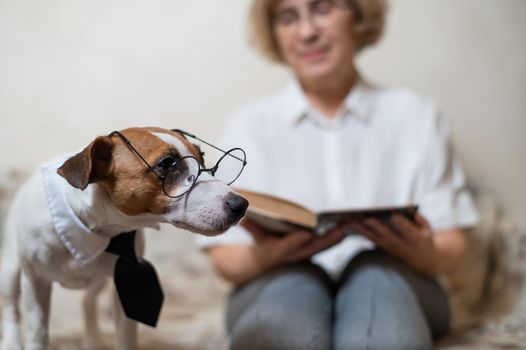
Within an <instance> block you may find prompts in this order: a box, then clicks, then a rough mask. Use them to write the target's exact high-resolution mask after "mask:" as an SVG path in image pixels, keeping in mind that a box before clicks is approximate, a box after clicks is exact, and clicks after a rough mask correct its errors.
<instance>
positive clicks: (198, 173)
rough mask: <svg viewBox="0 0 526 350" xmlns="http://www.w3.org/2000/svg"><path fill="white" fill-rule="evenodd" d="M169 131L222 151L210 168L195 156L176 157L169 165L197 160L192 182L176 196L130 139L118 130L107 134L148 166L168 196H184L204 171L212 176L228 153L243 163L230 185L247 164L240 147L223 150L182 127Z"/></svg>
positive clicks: (244, 154)
mask: <svg viewBox="0 0 526 350" xmlns="http://www.w3.org/2000/svg"><path fill="white" fill-rule="evenodd" d="M170 130H171V131H174V132H177V133H179V134H181V135H184V136H188V137H191V138H193V139H196V140H198V141H201V142H203V143H204V144H206V145H208V146H210V147H212V148H214V149H216V150H218V151H220V152H223V155H222V156H221V157H220V158H219V159H218V160H217V162H216V164H215V165H214V166H213V167H211V168H205V167H202V166H201V162H200V161H199V160H198V159H197V158H195V157H194V156H184V157H181V158H179V159H177V160H176V161H175V162H173V164H172V165H171V166H170V167H173V166H175V164H176V163H177V162H179V161H181V160H183V159H186V158H193V159H195V160H196V161H197V164H198V166H199V170H198V172H197V176H196V177H195V179H194V181H193V183H192V185H191V186H189V187H188V190H186V191H185V192H183V193H181V194H179V195H177V196H171V195H169V194H168V193H166V190H165V188H164V181H165V180H166V175H160V174H159V173H158V172H157V171H155V169H154V168H153V167H152V166H151V165H150V163H148V161H147V160H146V159H144V157H143V156H142V155H141V154H140V153H139V151H138V150H137V149H136V148H135V147H134V146H133V145H132V143H131V142H130V140H128V138H127V137H126V136H124V135H123V134H122V133H121V132H120V131H117V130H115V131H112V132H111V133H110V134H109V135H108V136H109V137H112V136H114V135H117V136H118V137H119V138H120V139H121V140H122V141H123V142H124V143H125V144H126V145H127V146H128V147H129V148H130V149H131V150H132V151H133V152H134V153H135V154H136V155H137V156H138V157H139V158H140V159H141V160H142V162H143V163H144V164H146V166H147V167H148V169H149V170H150V171H151V172H152V173H153V174H155V175H156V176H157V178H158V179H159V180H161V181H162V185H161V188H162V190H163V193H164V194H165V195H166V196H168V197H170V198H179V197H182V196H184V195H185V194H187V193H188V192H189V191H190V190H191V189H192V188H193V187H194V186H195V184H196V182H197V179H198V178H199V176H200V175H201V174H202V173H204V172H208V173H210V174H211V175H212V176H214V174H215V172H216V171H217V169H218V168H219V163H221V161H222V160H223V158H225V157H226V156H227V155H229V156H230V157H233V158H235V159H237V160H239V161H240V162H242V163H243V166H242V167H241V170H240V171H239V174H237V176H236V177H235V178H234V180H232V181H230V182H229V183H228V184H227V185H230V184H232V183H234V181H236V180H237V179H238V177H239V176H240V175H241V173H242V172H243V169H244V168H245V166H246V165H247V161H246V153H245V151H244V150H243V149H242V148H240V147H234V148H231V149H229V150H228V151H224V150H222V149H221V148H219V147H217V146H214V145H213V144H211V143H209V142H207V141H205V140H203V139H200V138H199V137H197V136H195V135H194V134H192V133H189V132H188V131H185V130H182V129H170ZM235 150H240V151H241V152H243V156H244V158H245V159H240V158H238V157H236V156H234V155H232V154H230V152H232V151H235Z"/></svg>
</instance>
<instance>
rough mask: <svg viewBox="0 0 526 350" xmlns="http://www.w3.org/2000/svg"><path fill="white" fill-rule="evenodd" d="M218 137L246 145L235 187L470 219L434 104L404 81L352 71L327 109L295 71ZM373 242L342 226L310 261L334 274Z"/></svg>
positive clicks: (230, 235)
mask: <svg viewBox="0 0 526 350" xmlns="http://www.w3.org/2000/svg"><path fill="white" fill-rule="evenodd" d="M221 144H222V145H223V146H224V147H226V148H230V147H242V148H243V149H244V150H245V151H246V154H247V166H246V167H245V170H244V172H243V173H242V174H241V176H240V177H239V179H238V180H237V181H236V182H235V183H234V184H233V186H234V187H235V186H239V187H244V188H249V189H252V190H256V191H262V192H268V193H270V194H275V195H278V196H281V197H285V198H289V199H291V200H293V201H296V202H299V203H302V204H303V205H305V206H307V207H309V208H311V209H313V210H316V211H321V210H333V209H342V208H365V207H370V206H390V205H404V204H409V203H413V204H417V205H418V206H419V210H420V213H421V214H422V215H423V216H424V217H425V218H426V219H427V220H428V221H429V223H430V225H431V226H432V227H433V228H434V229H447V228H453V227H467V226H473V225H475V224H476V223H477V221H478V215H477V212H476V209H475V207H474V205H473V202H472V199H471V197H470V195H469V193H468V192H467V190H466V188H465V180H464V174H463V171H462V169H461V167H460V165H459V163H458V162H457V160H456V158H455V157H454V154H453V153H452V150H451V147H450V143H449V136H448V132H447V129H446V128H445V126H444V124H443V121H442V120H441V118H440V116H439V113H438V111H437V108H436V107H435V105H434V104H432V103H431V102H429V101H427V100H425V99H423V98H421V97H419V96H417V95H415V94H414V93H412V92H410V91H407V90H403V89H380V88H376V87H372V86H370V85H368V84H366V83H365V82H363V81H360V82H358V83H357V84H356V85H355V87H354V88H353V89H352V91H351V92H350V93H349V95H348V96H347V98H346V99H345V102H344V105H343V107H342V109H341V110H340V112H339V113H338V115H337V116H336V117H334V118H327V117H324V116H323V115H321V113H320V112H319V111H317V110H315V109H314V108H313V107H312V106H311V105H310V104H309V102H308V100H307V98H306V97H305V95H304V94H303V91H302V90H301V88H300V86H299V83H298V82H296V81H295V82H292V83H291V84H289V85H288V86H287V87H285V88H284V89H283V90H281V91H279V92H277V93H275V94H273V95H271V96H269V97H267V98H265V99H263V100H261V101H258V102H256V103H254V104H251V105H249V106H247V107H246V108H244V109H242V110H241V111H239V112H238V113H237V114H236V115H234V116H233V117H232V118H231V119H230V120H229V122H228V124H227V127H226V130H225V132H224V135H223V138H222V142H221ZM252 242H253V239H252V237H251V235H250V234H249V233H248V232H247V231H246V230H245V229H244V228H243V227H241V226H237V227H234V228H231V229H230V230H229V231H228V232H226V233H225V234H223V235H220V236H216V237H200V238H198V244H199V245H200V246H202V247H209V246H212V245H220V244H251V243H252ZM372 248H374V244H373V243H372V242H371V241H370V240H368V239H367V238H365V237H362V236H349V237H347V238H346V239H344V240H343V241H342V242H341V243H339V244H338V245H336V246H334V247H332V248H330V249H328V250H326V251H323V252H320V253H318V254H316V255H315V256H314V257H313V258H312V261H313V262H314V263H317V264H318V265H320V266H321V267H322V268H324V269H325V270H326V271H327V272H329V273H330V274H332V275H334V276H337V275H338V274H339V273H340V272H341V271H342V269H343V268H344V267H345V266H346V265H347V263H348V262H349V260H350V259H351V258H352V257H353V256H355V255H356V254H357V253H358V252H360V251H363V250H367V249H372Z"/></svg>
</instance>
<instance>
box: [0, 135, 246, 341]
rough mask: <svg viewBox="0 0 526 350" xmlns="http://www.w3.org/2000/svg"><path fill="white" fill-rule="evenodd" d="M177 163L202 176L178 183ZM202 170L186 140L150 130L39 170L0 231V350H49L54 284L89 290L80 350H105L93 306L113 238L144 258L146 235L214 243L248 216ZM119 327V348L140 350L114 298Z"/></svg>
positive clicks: (102, 141)
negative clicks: (0, 236) (193, 236)
mask: <svg viewBox="0 0 526 350" xmlns="http://www.w3.org/2000/svg"><path fill="white" fill-rule="evenodd" d="M189 135H191V134H189ZM178 159H181V163H182V159H190V160H192V159H193V160H198V162H199V163H200V169H201V170H199V172H198V173H196V174H194V175H197V176H194V177H191V176H189V177H188V179H186V180H179V179H177V180H174V179H175V178H176V177H175V175H174V173H175V171H176V170H173V169H172V168H173V167H174V166H175V165H174V164H178V163H176V162H175V161H177V160H178ZM243 166H244V164H243ZM203 167H204V162H203V157H202V153H201V151H200V149H199V147H198V146H196V145H195V144H193V143H192V142H191V141H190V140H189V139H188V138H187V137H186V136H185V135H184V134H183V133H181V132H177V131H173V130H166V129H161V128H151V127H149V128H129V129H124V130H121V131H120V132H113V133H112V134H110V135H108V136H100V137H97V138H96V139H95V140H93V141H92V142H91V143H90V144H89V145H88V146H87V147H86V148H84V150H83V151H81V152H80V153H77V154H75V155H68V156H61V157H58V158H57V159H56V160H54V161H52V162H51V163H48V164H46V165H43V166H42V167H40V168H39V169H38V170H37V171H35V172H34V173H33V174H32V176H31V177H30V178H29V180H28V181H27V182H26V183H25V184H24V185H23V186H22V187H21V188H20V190H19V192H18V193H17V195H16V196H15V198H14V200H13V203H12V205H11V207H10V209H9V211H8V213H7V217H6V222H5V236H4V244H3V254H2V264H1V272H0V283H1V293H2V297H3V310H2V342H1V346H0V349H2V350H19V349H22V348H23V346H22V345H23V343H24V344H25V349H26V350H43V349H47V344H48V323H49V312H50V310H49V309H50V297H51V290H52V284H53V282H58V283H60V284H61V285H62V286H64V287H66V288H73V289H85V290H86V291H87V292H86V296H85V300H84V313H85V315H84V321H85V332H86V334H85V336H86V340H85V344H86V347H87V348H89V349H98V348H101V347H102V341H101V338H100V333H99V330H98V327H97V320H96V313H95V301H96V296H97V294H98V292H99V291H100V290H101V289H102V287H103V286H104V283H105V281H107V279H108V277H109V276H112V275H113V273H114V269H115V266H116V263H117V256H115V255H113V254H110V253H108V252H106V251H105V248H106V246H107V245H108V244H109V242H110V241H111V239H112V238H114V237H117V236H118V235H120V234H121V233H122V232H130V231H137V232H138V234H137V235H136V241H135V249H136V250H137V253H138V255H140V254H141V253H142V251H143V243H144V242H143V240H144V239H143V236H142V230H143V229H144V228H147V227H156V226H157V225H158V224H160V223H169V224H172V225H175V226H177V227H181V228H184V229H186V230H189V231H192V232H196V233H200V234H204V235H216V234H220V233H222V232H224V231H225V230H226V229H228V228H229V227H230V226H231V225H234V224H236V223H237V222H238V221H239V220H240V219H241V218H242V217H243V216H244V214H245V211H246V209H247V206H248V202H247V201H246V200H245V199H244V198H243V197H241V196H240V195H239V194H237V193H236V192H234V191H233V190H232V189H230V188H229V187H228V186H227V184H225V183H223V182H220V181H218V180H217V179H216V178H214V177H213V176H212V174H210V173H209V172H208V171H209V170H210V169H205V170H204V171H203V170H202V168H203ZM166 172H168V177H166V176H164V175H166ZM212 173H213V172H212ZM192 176H193V175H192ZM167 179H169V180H167ZM167 181H169V182H170V183H169V184H168V185H167V184H166V182H167ZM185 181H186V182H185ZM190 182H192V183H191V184H189V183H190ZM182 186H186V187H188V188H182ZM172 194H175V195H173V196H172ZM20 294H21V295H22V305H23V309H24V321H25V326H26V327H25V332H24V337H23V338H24V339H23V340H24V341H22V335H21V333H22V332H21V326H20V312H19V307H18V299H19V296H20ZM115 318H116V340H115V342H116V344H115V347H116V349H118V350H133V349H136V347H137V330H136V327H137V326H136V322H135V321H133V320H131V319H129V318H127V317H126V316H125V314H124V310H123V308H122V305H121V304H120V303H119V302H118V298H115Z"/></svg>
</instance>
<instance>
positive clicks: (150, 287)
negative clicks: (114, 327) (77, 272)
mask: <svg viewBox="0 0 526 350" xmlns="http://www.w3.org/2000/svg"><path fill="white" fill-rule="evenodd" d="M135 233H136V232H135V231H131V232H124V233H121V234H119V235H118V236H116V237H113V238H112V239H111V241H110V244H109V245H108V247H107V248H106V251H107V252H109V253H112V254H115V255H117V256H119V259H117V263H116V265H115V271H114V275H113V279H114V281H115V287H116V288H117V293H118V294H119V299H120V301H121V304H122V308H123V309H124V313H125V314H126V316H127V317H128V318H131V319H132V320H135V321H138V322H141V323H144V324H147V325H149V326H152V327H155V326H156V324H157V320H158V319H159V314H160V313H161V307H162V305H163V300H164V294H163V290H162V288H161V284H160V283H159V278H158V277H157V273H156V272H155V268H154V267H153V265H152V264H150V263H149V262H148V261H146V260H144V259H141V258H137V255H136V254H135Z"/></svg>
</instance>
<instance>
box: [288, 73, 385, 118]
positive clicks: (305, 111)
mask: <svg viewBox="0 0 526 350" xmlns="http://www.w3.org/2000/svg"><path fill="white" fill-rule="evenodd" d="M374 90H375V89H374V87H372V86H371V85H370V84H368V83H366V82H365V81H364V80H363V79H362V78H359V79H358V80H357V82H356V84H355V85H354V86H353V88H352V89H351V91H349V93H348V94H347V96H346V97H345V100H344V102H343V109H344V110H343V111H342V113H340V118H343V117H344V116H348V115H349V116H353V117H356V118H357V119H358V120H360V121H362V122H366V121H367V119H368V118H369V117H370V114H371V113H370V112H371V111H370V107H371V106H372V100H371V98H372V94H373V93H374ZM281 97H282V101H283V108H282V110H283V116H282V117H283V118H285V120H287V121H288V122H289V123H290V124H295V123H297V122H299V121H301V120H302V119H303V118H305V117H307V116H309V115H312V114H313V113H311V112H312V110H313V108H312V106H311V105H310V103H309V100H308V99H307V97H306V96H305V94H304V92H303V89H302V88H301V84H300V83H299V81H298V80H293V81H292V82H291V83H290V84H288V85H287V86H286V87H285V88H284V89H283V90H282V93H281ZM314 114H316V113H314ZM318 114H319V113H318Z"/></svg>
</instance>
